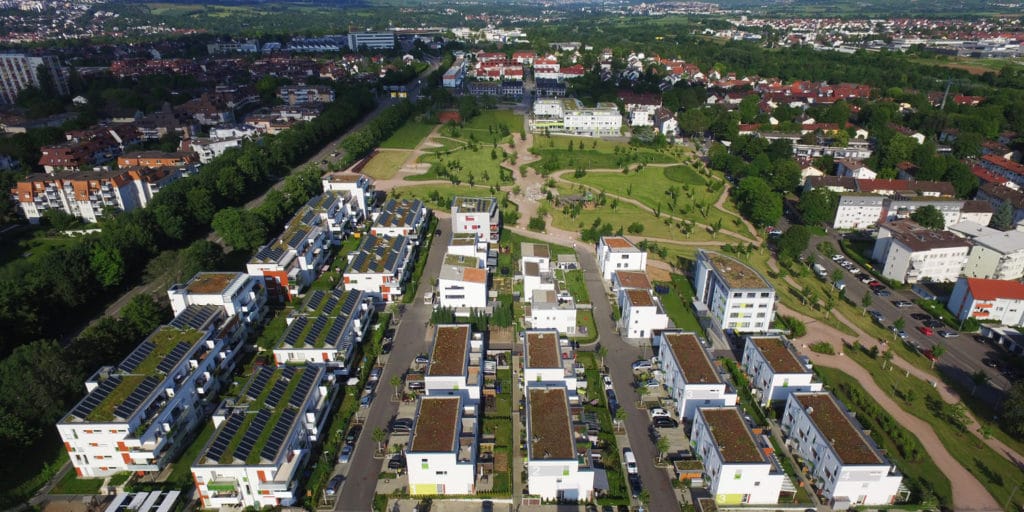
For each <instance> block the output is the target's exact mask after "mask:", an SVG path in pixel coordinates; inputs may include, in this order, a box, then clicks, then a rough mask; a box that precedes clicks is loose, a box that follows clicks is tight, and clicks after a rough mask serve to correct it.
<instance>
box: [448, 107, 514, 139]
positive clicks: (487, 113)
mask: <svg viewBox="0 0 1024 512" xmlns="http://www.w3.org/2000/svg"><path fill="white" fill-rule="evenodd" d="M502 124H503V125H505V126H507V127H508V130H509V133H514V134H517V135H518V134H519V132H520V130H522V129H523V116H522V115H521V114H516V113H515V112H513V111H511V110H484V111H482V112H480V115H478V116H476V117H474V118H473V119H470V120H469V121H466V122H465V123H463V125H462V129H463V130H474V131H476V130H479V131H483V132H484V133H487V129H488V128H490V127H493V128H495V129H497V127H498V126H499V125H502ZM477 138H478V139H479V138H480V137H479V136H478V137H477ZM488 138H489V137H488Z"/></svg>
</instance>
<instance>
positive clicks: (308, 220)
mask: <svg viewBox="0 0 1024 512" xmlns="http://www.w3.org/2000/svg"><path fill="white" fill-rule="evenodd" d="M316 218H317V213H316V212H315V211H313V210H311V209H307V210H306V212H305V214H303V216H302V223H303V224H307V225H310V226H313V225H315V224H314V223H313V221H314V220H316Z"/></svg>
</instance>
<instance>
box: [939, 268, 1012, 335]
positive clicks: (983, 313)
mask: <svg viewBox="0 0 1024 512" xmlns="http://www.w3.org/2000/svg"><path fill="white" fill-rule="evenodd" d="M947 306H948V308H949V310H950V311H951V312H952V313H953V314H954V315H956V317H957V319H959V320H960V321H963V320H966V319H968V318H976V319H978V320H984V321H996V322H999V323H1001V324H1003V325H1010V326H1019V325H1024V284H1021V283H1020V282H1019V281H999V280H995V279H975V278H968V277H961V278H959V279H957V281H956V286H954V287H953V293H951V294H950V296H949V302H948V303H947Z"/></svg>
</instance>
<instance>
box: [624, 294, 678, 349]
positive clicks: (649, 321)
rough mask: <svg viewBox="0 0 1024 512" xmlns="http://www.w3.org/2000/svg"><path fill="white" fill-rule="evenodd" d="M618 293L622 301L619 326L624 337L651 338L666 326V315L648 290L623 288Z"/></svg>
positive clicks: (659, 303)
mask: <svg viewBox="0 0 1024 512" xmlns="http://www.w3.org/2000/svg"><path fill="white" fill-rule="evenodd" d="M620 295H621V296H622V297H623V302H622V304H621V308H622V315H621V318H620V319H619V327H620V329H621V330H622V333H623V334H624V335H625V337H627V338H647V339H651V338H653V337H654V335H655V333H657V332H658V331H660V330H662V329H666V328H668V315H667V314H665V309H664V308H662V307H661V301H660V300H658V299H657V298H655V297H654V295H651V291H650V290H637V289H623V290H621V292H620Z"/></svg>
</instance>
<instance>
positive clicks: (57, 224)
mask: <svg viewBox="0 0 1024 512" xmlns="http://www.w3.org/2000/svg"><path fill="white" fill-rule="evenodd" d="M43 222H45V223H47V224H49V225H50V226H52V227H53V229H56V230H57V231H67V230H69V229H75V228H77V227H80V226H81V225H82V219H79V218H78V217H75V216H74V215H71V214H70V213H67V212H65V211H64V210H56V209H53V208H51V209H48V210H43Z"/></svg>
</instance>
